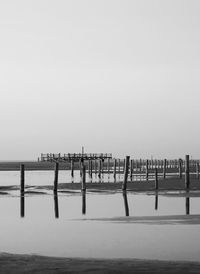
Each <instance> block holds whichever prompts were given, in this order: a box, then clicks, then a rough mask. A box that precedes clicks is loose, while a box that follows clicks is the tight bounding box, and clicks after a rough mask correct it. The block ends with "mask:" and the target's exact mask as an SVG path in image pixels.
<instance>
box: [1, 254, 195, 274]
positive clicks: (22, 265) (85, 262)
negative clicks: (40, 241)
mask: <svg viewBox="0 0 200 274" xmlns="http://www.w3.org/2000/svg"><path fill="white" fill-rule="evenodd" d="M0 273H2V274H4V273H42V274H43V273H56V274H57V273H182V274H183V273H200V263H197V262H181V261H174V262H173V261H156V260H155V261H154V260H137V259H80V258H55V257H44V256H37V255H14V254H7V253H2V254H0Z"/></svg>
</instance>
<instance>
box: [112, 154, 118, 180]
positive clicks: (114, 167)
mask: <svg viewBox="0 0 200 274" xmlns="http://www.w3.org/2000/svg"><path fill="white" fill-rule="evenodd" d="M116 165H117V160H116V159H114V163H113V177H114V181H116Z"/></svg>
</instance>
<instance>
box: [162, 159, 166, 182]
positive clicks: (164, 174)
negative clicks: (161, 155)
mask: <svg viewBox="0 0 200 274" xmlns="http://www.w3.org/2000/svg"><path fill="white" fill-rule="evenodd" d="M166 167H167V160H166V159H164V161H163V179H165V178H166Z"/></svg>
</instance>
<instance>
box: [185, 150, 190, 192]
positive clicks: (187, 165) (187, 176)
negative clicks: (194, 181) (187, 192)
mask: <svg viewBox="0 0 200 274" xmlns="http://www.w3.org/2000/svg"><path fill="white" fill-rule="evenodd" d="M185 187H186V189H189V188H190V158H189V155H186V156H185Z"/></svg>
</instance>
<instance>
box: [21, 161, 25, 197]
mask: <svg viewBox="0 0 200 274" xmlns="http://www.w3.org/2000/svg"><path fill="white" fill-rule="evenodd" d="M24 183H25V176H24V164H21V165H20V190H21V194H22V195H23V194H24Z"/></svg>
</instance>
